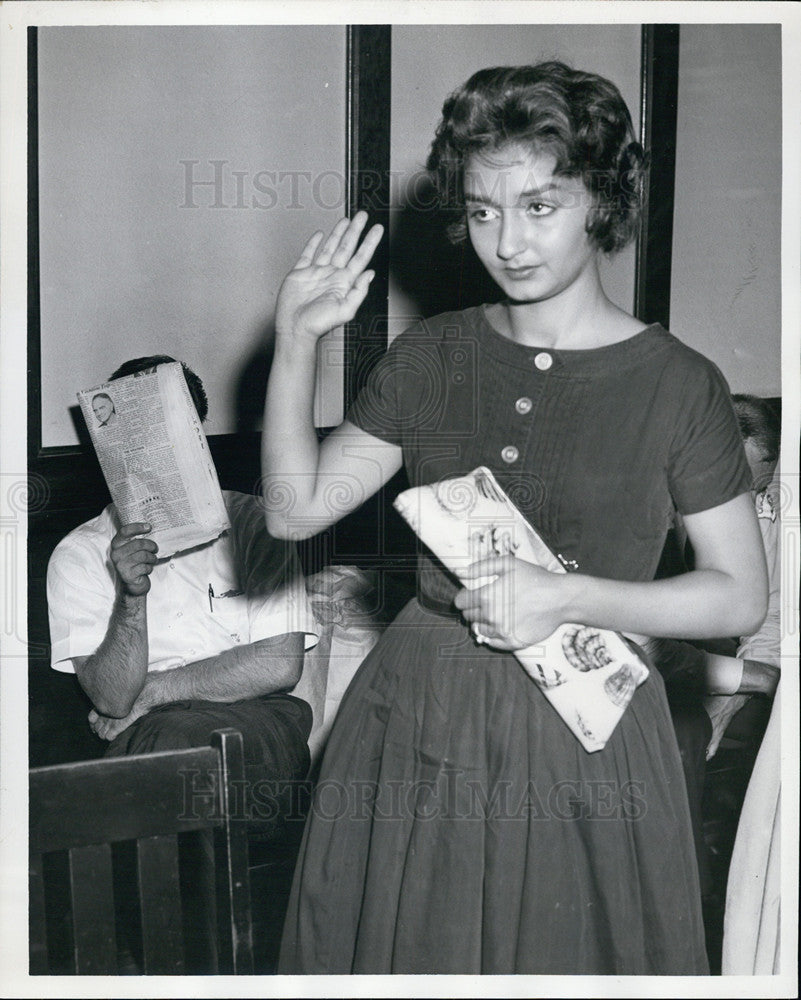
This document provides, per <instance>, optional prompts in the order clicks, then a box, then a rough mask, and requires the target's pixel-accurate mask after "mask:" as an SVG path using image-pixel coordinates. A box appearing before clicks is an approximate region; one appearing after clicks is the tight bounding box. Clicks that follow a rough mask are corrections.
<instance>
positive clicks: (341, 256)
mask: <svg viewBox="0 0 801 1000" xmlns="http://www.w3.org/2000/svg"><path fill="white" fill-rule="evenodd" d="M345 221H346V220H345ZM366 225H367V212H357V213H356V214H355V215H354V216H353V218H352V219H351V221H350V223H349V225H348V226H347V228H346V229H345V230H344V232H343V233H342V235H341V238H340V240H339V243H338V245H337V246H336V247H334V249H333V251H332V254H331V264H332V265H333V266H334V267H347V265H348V263H349V262H350V259H351V257H352V256H353V252H354V250H355V249H356V247H357V245H358V243H359V239H360V238H361V235H362V233H363V232H364V227H365V226H366ZM332 235H333V233H332Z"/></svg>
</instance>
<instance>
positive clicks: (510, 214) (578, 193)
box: [464, 145, 597, 302]
mask: <svg viewBox="0 0 801 1000" xmlns="http://www.w3.org/2000/svg"><path fill="white" fill-rule="evenodd" d="M555 166H556V159H555V157H554V156H552V155H551V154H550V153H541V154H540V155H532V154H530V153H529V152H528V151H526V150H524V149H521V148H520V147H519V146H514V145H513V146H505V147H503V148H502V149H500V150H498V151H496V152H492V153H481V154H476V155H474V156H472V157H470V158H469V159H468V161H467V163H466V165H465V172H464V191H465V207H466V212H467V230H468V232H469V233H470V240H471V242H472V244H473V247H474V249H475V251H476V253H477V254H478V257H479V259H480V260H481V262H482V264H483V265H484V267H486V269H487V271H488V272H489V274H490V275H491V276H492V278H493V279H494V280H495V281H496V282H497V283H498V285H500V287H501V288H502V289H503V291H504V292H505V293H506V295H507V296H508V297H509V299H511V300H512V301H513V302H539V301H543V300H545V299H549V298H552V297H553V296H555V295H558V294H560V292H563V291H564V290H565V289H567V288H569V287H571V286H572V285H573V284H574V283H575V282H576V281H577V280H578V279H579V278H581V277H582V276H583V275H585V274H587V273H589V271H590V269H592V271H593V272H594V270H595V266H596V258H597V251H596V248H595V246H594V244H593V243H592V242H591V240H590V237H589V236H588V234H587V231H586V228H585V224H586V220H587V212H588V211H589V209H590V207H591V206H592V196H591V195H590V193H589V192H588V191H587V189H586V187H585V186H584V184H583V182H582V181H581V179H580V178H575V177H560V176H556V177H555V176H554V173H553V170H554V167H555Z"/></svg>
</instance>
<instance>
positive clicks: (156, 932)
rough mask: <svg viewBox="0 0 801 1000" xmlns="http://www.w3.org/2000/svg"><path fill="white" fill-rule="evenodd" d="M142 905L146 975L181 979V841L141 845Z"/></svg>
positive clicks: (153, 840)
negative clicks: (179, 842) (171, 976)
mask: <svg viewBox="0 0 801 1000" xmlns="http://www.w3.org/2000/svg"><path fill="white" fill-rule="evenodd" d="M136 848H137V860H138V871H139V905H140V909H141V914H142V954H143V957H144V964H145V969H144V971H145V975H167V976H169V975H180V974H182V973H183V971H184V938H183V932H182V929H181V887H180V878H179V872H178V838H177V836H176V835H175V834H170V835H168V836H164V837H146V838H144V839H142V840H140V841H138V843H137V845H136Z"/></svg>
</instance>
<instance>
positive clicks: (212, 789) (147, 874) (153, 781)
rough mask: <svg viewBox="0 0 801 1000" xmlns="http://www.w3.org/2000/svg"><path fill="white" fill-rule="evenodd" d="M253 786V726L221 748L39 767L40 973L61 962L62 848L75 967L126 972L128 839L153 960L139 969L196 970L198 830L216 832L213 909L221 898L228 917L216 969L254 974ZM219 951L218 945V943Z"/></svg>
mask: <svg viewBox="0 0 801 1000" xmlns="http://www.w3.org/2000/svg"><path fill="white" fill-rule="evenodd" d="M243 791H244V762H243V751H242V736H241V734H240V733H238V732H236V731H235V730H233V729H223V730H219V731H217V732H215V733H214V734H213V737H212V746H210V747H203V748H199V749H194V750H177V751H169V752H166V753H153V754H143V755H140V756H132V757H117V758H108V759H103V760H95V761H85V762H79V763H74V764H59V765H55V766H52V767H40V768H34V769H32V770H31V772H30V799H29V810H30V832H29V841H30V918H29V920H30V972H31V974H32V975H36V974H47V973H52V972H53V971H54V969H53V963H52V961H51V960H50V958H49V955H48V935H47V928H48V919H47V918H48V914H47V912H46V909H47V908H46V902H45V900H46V898H52V888H51V887H49V886H48V885H47V884H46V878H47V874H48V871H49V868H51V867H52V864H51V865H50V866H49V865H48V859H51V860H52V859H53V858H54V857H55V855H53V854H52V852H67V858H68V860H67V865H66V867H67V875H68V886H69V900H70V911H71V925H72V949H71V950H72V957H73V959H74V962H73V968H72V970H65V971H73V972H74V973H75V974H78V975H103V974H106V975H107V974H115V973H118V972H119V971H120V968H119V965H118V949H117V941H118V934H119V928H118V927H117V926H116V925H117V921H116V920H115V896H114V891H113V886H114V877H113V876H114V872H113V864H112V855H113V851H112V845H114V847H115V850H119V848H117V846H116V845H118V844H121V843H123V842H133V844H135V855H136V887H137V888H136V892H137V895H138V907H136V910H138V913H139V914H140V924H141V926H140V930H141V964H142V967H141V968H139V969H137V971H140V972H142V973H145V974H182V973H184V972H185V971H187V967H186V957H185V941H184V926H185V918H186V917H187V914H186V913H184V912H183V908H182V901H181V884H180V880H181V869H180V864H179V855H180V856H181V858H183V845H184V844H185V843H186V842H187V840H189V841H191V839H192V838H195V839H197V838H199V837H200V838H202V837H206V838H207V842H208V841H209V840H211V839H212V838H213V842H214V858H215V865H214V867H215V872H216V890H215V888H213V887H212V885H211V882H212V880H211V879H209V880H208V881H209V892H208V895H209V896H210V897H212V898H211V899H208V900H206V902H208V905H209V910H208V912H209V913H210V914H213V913H214V912H215V908H216V919H217V941H216V956H213V958H212V966H213V968H212V969H211V970H210V971H213V972H225V973H234V974H250V973H252V972H253V952H252V947H253V942H252V929H251V916H250V879H249V874H248V856H247V853H248V847H247V834H246V824H245V822H244V818H243V816H242V815H241V812H242V801H243V795H242V793H243ZM237 811H239V815H237ZM198 831H213V833H212V834H209V833H199V832H198ZM61 857H62V858H63V855H61ZM210 867H211V866H210V865H209V868H210ZM48 888H50V892H49V895H48V892H47V891H46V890H48ZM65 895H66V893H65ZM215 897H216V899H215ZM118 908H119V900H117V909H118ZM68 922H69V919H68ZM51 927H52V921H51ZM210 950H211V951H212V952H214V951H215V949H214V947H213V944H212V947H211V949H210ZM55 971H61V970H55Z"/></svg>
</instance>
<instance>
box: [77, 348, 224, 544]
mask: <svg viewBox="0 0 801 1000" xmlns="http://www.w3.org/2000/svg"><path fill="white" fill-rule="evenodd" d="M78 402H79V404H80V407H81V411H82V413H83V416H84V420H85V421H86V426H87V427H88V428H89V433H90V435H91V438H92V443H93V444H94V446H95V451H96V452H97V457H98V460H99V462H100V468H101V469H102V470H103V475H104V477H105V480H106V485H107V486H108V489H109V493H111V498H112V500H113V501H114V504H115V506H116V508H117V512H118V513H119V516H120V520H121V522H122V523H123V524H131V523H133V522H137V521H146V522H148V523H149V524H150V525H151V526H152V531H151V533H150V537H151V538H153V540H154V541H155V542H156V543H157V545H158V547H159V558H163V557H166V556H170V555H173V554H174V553H175V552H180V551H183V550H185V549H190V548H194V547H195V546H196V545H204V544H205V543H206V542H210V541H212V540H213V539H215V538H217V537H218V536H219V535H220V534H222V532H223V531H225V530H226V529H227V528H228V527H229V520H228V512H227V511H226V508H225V502H224V501H223V496H222V492H221V491H220V483H219V480H218V479H217V470H216V469H215V468H214V463H213V461H212V458H211V453H210V452H209V446H208V443H207V441H206V435H205V434H204V433H203V428H202V426H201V423H200V417H199V416H198V413H197V410H196V409H195V406H194V403H193V402H192V397H191V395H190V393H189V387H188V386H187V384H186V379H185V378H184V374H183V370H182V368H181V364H180V362H177V361H175V362H170V363H166V364H160V365H157V366H155V367H153V368H149V369H146V370H145V371H142V372H137V373H136V374H134V375H128V376H125V377H124V378H119V379H115V380H114V381H113V382H104V383H103V384H102V385H99V386H96V387H95V388H94V389H86V390H83V391H81V392H79V393H78Z"/></svg>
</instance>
